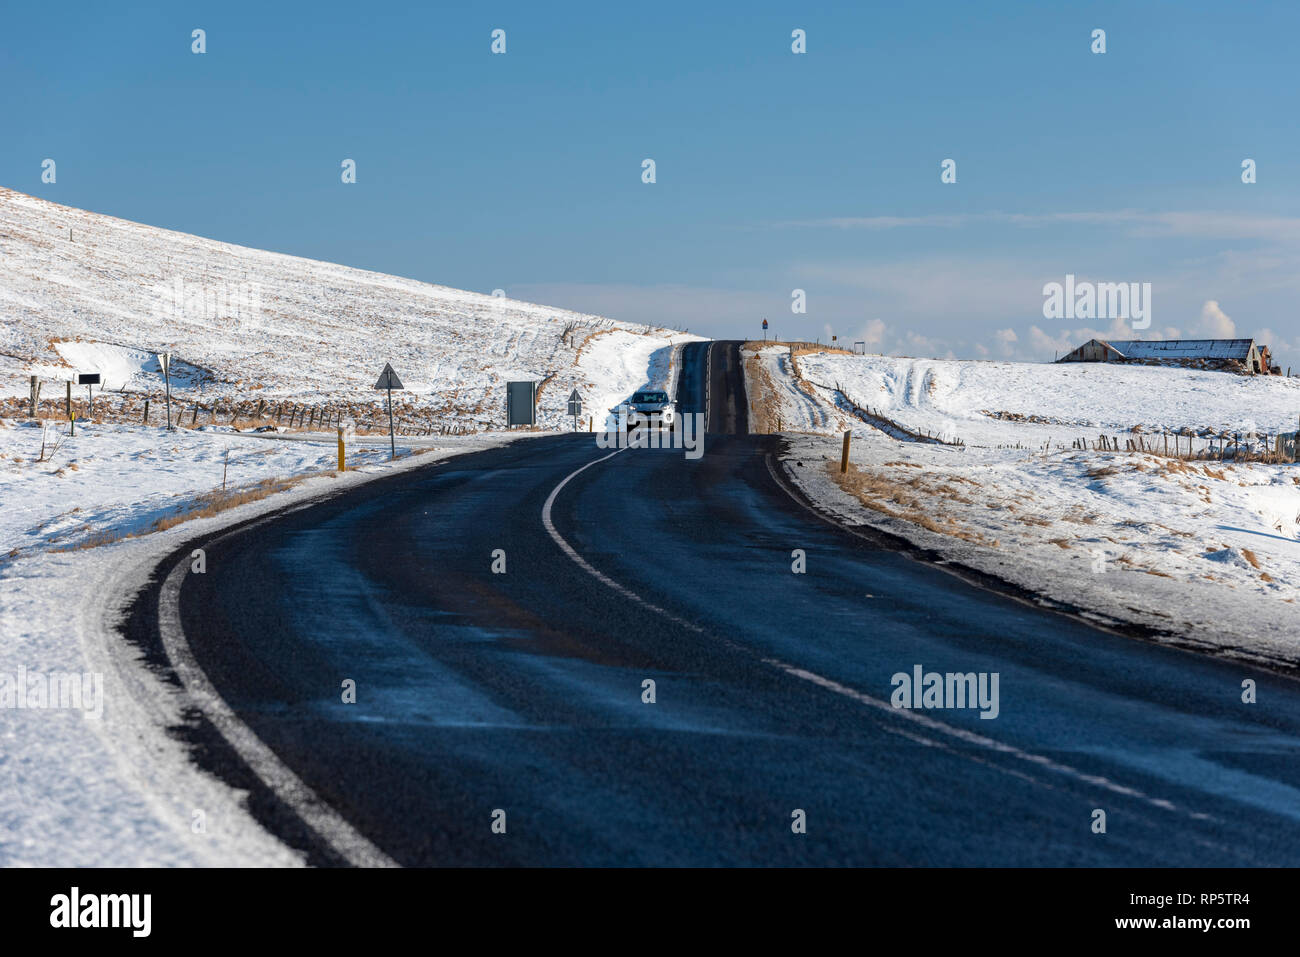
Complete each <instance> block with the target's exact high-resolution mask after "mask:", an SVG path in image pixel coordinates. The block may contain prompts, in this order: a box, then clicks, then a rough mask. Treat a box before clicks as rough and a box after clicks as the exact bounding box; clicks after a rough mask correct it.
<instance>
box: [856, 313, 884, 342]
mask: <svg viewBox="0 0 1300 957" xmlns="http://www.w3.org/2000/svg"><path fill="white" fill-rule="evenodd" d="M858 338H859V339H861V340H862V341H863V342H865V343H866V344H867V345H869V346H878V345H880V343H882V342H884V341H885V322H884V320H883V319H872V320H871V321H869V322H868V323H867V324H866V325H865V326H863V327H862V331H861V332H859V333H858Z"/></svg>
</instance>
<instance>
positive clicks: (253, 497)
mask: <svg viewBox="0 0 1300 957" xmlns="http://www.w3.org/2000/svg"><path fill="white" fill-rule="evenodd" d="M337 474H338V473H337V472H323V473H321V472H316V473H306V474H303V475H295V476H292V477H289V478H267V479H262V480H261V481H260V482H258V483H257V484H256V485H250V486H245V487H244V488H238V489H230V490H228V491H221V490H220V489H215V490H213V491H211V492H204V493H203V494H201V495H198V496H196V497H195V498H194V499H193V500H192V501H190V502H188V503H186V504H185V505H183V506H181V507H179V508H177V509H176V510H175V511H173V512H171V513H169V514H167V515H163V516H162V517H160V518H157V519H155V520H154V521H153V523H152V524H150V525H149V527H148V528H147V529H146V530H145V531H143V532H130V533H124V532H122V531H120V530H118V529H104V530H101V531H98V532H92V533H91V534H89V535H87V536H86V537H85V538H82V539H80V540H79V541H77V542H75V543H73V544H70V545H62V546H59V547H58V548H55V549H53V550H54V551H58V552H76V551H83V550H85V549H88V548H98V547H99V546H101V545H111V544H112V543H113V542H119V541H122V540H123V539H127V538H139V537H140V536H141V535H148V534H151V533H153V532H165V531H166V530H167V529H169V528H175V527H176V526H177V525H180V524H182V523H183V522H188V521H190V520H191V519H195V518H212V517H213V516H215V515H220V514H221V513H222V512H225V511H229V510H230V509H232V508H238V507H239V506H240V505H247V504H248V503H249V502H257V501H260V500H262V499H264V498H267V497H268V496H271V495H274V494H275V493H276V492H283V491H285V490H286V489H290V488H293V487H294V486H296V485H298V484H299V483H301V482H303V481H304V480H306V479H308V478H312V477H313V476H320V475H337Z"/></svg>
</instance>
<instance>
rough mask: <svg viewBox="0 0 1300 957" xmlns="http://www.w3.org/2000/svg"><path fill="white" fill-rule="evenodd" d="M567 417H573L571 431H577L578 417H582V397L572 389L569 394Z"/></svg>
mask: <svg viewBox="0 0 1300 957" xmlns="http://www.w3.org/2000/svg"><path fill="white" fill-rule="evenodd" d="M569 415H571V416H573V431H575V432H577V431H578V416H580V415H582V396H580V395H578V390H577V389H574V390H573V391H572V392H570V393H569Z"/></svg>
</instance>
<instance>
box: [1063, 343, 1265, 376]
mask: <svg viewBox="0 0 1300 957" xmlns="http://www.w3.org/2000/svg"><path fill="white" fill-rule="evenodd" d="M1057 361H1058V362H1126V363H1132V364H1137V365H1170V366H1180V367H1182V368H1189V369H1220V370H1223V371H1224V372H1237V373H1240V374H1242V375H1269V374H1270V373H1272V374H1274V375H1276V374H1278V373H1279V372H1280V370H1279V369H1278V368H1277V367H1275V366H1274V367H1271V368H1270V363H1271V357H1270V356H1269V352H1268V346H1261V345H1257V344H1256V343H1255V340H1254V339H1089V340H1088V341H1087V342H1085V343H1084V344H1083V345H1081V346H1079V347H1078V348H1077V349H1072V350H1071V351H1070V352H1068V353H1066V354H1065V355H1063V356H1062V357H1061V358H1060V359H1058V360H1057Z"/></svg>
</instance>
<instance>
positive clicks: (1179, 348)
mask: <svg viewBox="0 0 1300 957" xmlns="http://www.w3.org/2000/svg"><path fill="white" fill-rule="evenodd" d="M1099 341H1104V342H1105V343H1106V344H1107V345H1108V346H1110V347H1111V348H1112V349H1114V350H1116V351H1117V352H1118V353H1119V354H1120V355H1122V356H1124V358H1126V359H1245V358H1247V357H1248V356H1249V355H1250V347H1251V346H1252V345H1254V342H1255V340H1254V339H1106V340H1099Z"/></svg>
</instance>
